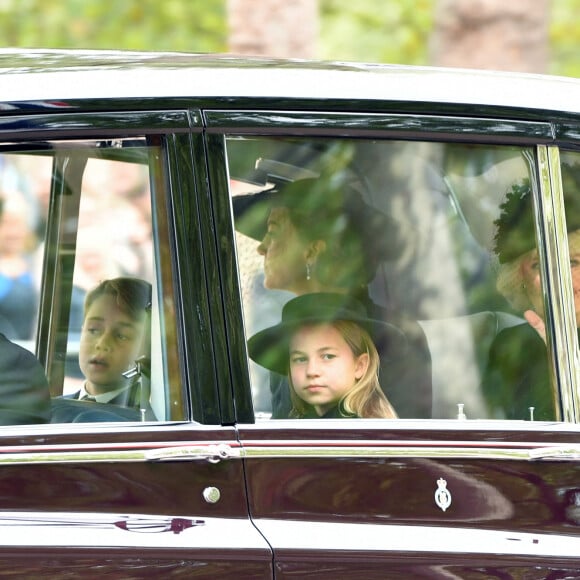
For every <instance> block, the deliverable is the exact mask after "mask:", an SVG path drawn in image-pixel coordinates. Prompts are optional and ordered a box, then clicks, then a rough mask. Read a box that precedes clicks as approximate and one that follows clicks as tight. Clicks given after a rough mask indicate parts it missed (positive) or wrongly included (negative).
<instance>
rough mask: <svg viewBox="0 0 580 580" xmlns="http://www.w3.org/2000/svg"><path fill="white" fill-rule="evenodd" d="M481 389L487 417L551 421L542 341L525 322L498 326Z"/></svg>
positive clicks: (551, 401) (552, 408)
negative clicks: (530, 410) (532, 418)
mask: <svg viewBox="0 0 580 580" xmlns="http://www.w3.org/2000/svg"><path fill="white" fill-rule="evenodd" d="M482 392H483V395H484V397H485V400H486V403H487V407H488V413H489V417H490V418H492V419H495V418H506V419H522V420H524V419H529V418H530V412H529V407H534V419H535V420H537V421H555V420H556V410H555V406H554V395H553V390H552V386H551V384H550V372H549V367H548V354H547V350H546V345H545V343H544V341H543V340H542V338H541V337H540V336H539V335H538V333H537V332H536V331H535V330H534V329H533V328H532V327H531V326H530V325H529V324H520V325H518V326H512V327H510V328H506V329H504V330H502V331H501V332H500V333H499V334H498V335H497V336H496V337H495V339H494V341H493V343H492V345H491V348H490V351H489V360H488V365H487V368H486V370H485V373H484V378H483V383H482Z"/></svg>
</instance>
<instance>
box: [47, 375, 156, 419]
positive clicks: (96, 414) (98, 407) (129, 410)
mask: <svg viewBox="0 0 580 580" xmlns="http://www.w3.org/2000/svg"><path fill="white" fill-rule="evenodd" d="M79 393H80V391H77V392H76V393H73V394H72V395H64V396H63V397H57V398H55V399H53V405H52V422H53V423H97V422H101V421H140V420H141V411H140V407H141V389H140V383H139V381H135V382H134V383H133V384H132V385H131V386H130V387H129V388H128V389H126V390H124V391H123V392H121V393H119V395H117V396H116V397H115V398H114V399H111V401H109V402H108V403H96V402H91V401H79V400H78V396H79ZM145 419H146V420H147V421H155V420H156V417H155V414H154V413H153V409H152V408H151V406H150V405H149V403H147V407H146V411H145Z"/></svg>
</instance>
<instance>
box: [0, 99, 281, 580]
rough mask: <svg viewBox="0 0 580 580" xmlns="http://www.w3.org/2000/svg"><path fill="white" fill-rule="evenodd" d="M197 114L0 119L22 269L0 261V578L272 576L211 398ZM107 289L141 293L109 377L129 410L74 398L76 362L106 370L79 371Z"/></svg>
mask: <svg viewBox="0 0 580 580" xmlns="http://www.w3.org/2000/svg"><path fill="white" fill-rule="evenodd" d="M88 108H89V110H90V107H88ZM113 109H115V107H114V105H111V110H113ZM63 110H66V107H64V104H63ZM198 118H199V115H197V114H196V112H195V111H191V112H187V111H183V110H165V111H159V112H154V113H151V112H147V111H144V112H139V111H135V112H131V111H129V110H128V107H127V104H126V103H125V104H124V106H123V108H122V110H121V111H120V112H118V113H115V112H110V113H106V114H102V113H95V112H92V113H91V112H85V113H82V112H76V113H74V114H70V113H68V114H66V113H62V114H58V113H57V114H51V115H43V114H36V115H30V116H28V115H25V114H24V113H21V112H18V110H17V108H16V107H13V108H11V110H10V115H4V116H3V117H2V118H1V120H0V160H1V167H2V174H1V177H2V181H1V184H2V194H3V201H4V203H3V215H2V224H1V225H0V228H1V229H2V232H3V242H2V243H3V244H4V248H5V249H8V248H9V247H10V248H15V249H14V251H13V254H14V255H15V256H16V257H17V258H18V263H20V264H26V266H27V268H28V269H27V270H26V273H25V274H26V275H23V276H21V279H20V280H19V282H18V284H20V286H17V284H16V282H11V280H9V279H8V278H10V276H9V274H7V273H6V272H7V270H4V269H3V287H4V288H7V287H8V286H9V284H11V283H13V285H14V286H13V291H12V293H11V294H10V297H11V300H12V302H11V306H10V305H9V304H8V303H7V302H5V303H2V305H1V306H0V308H1V309H2V313H3V314H2V320H1V323H2V325H3V326H2V329H1V331H2V332H3V334H4V335H5V337H6V341H5V343H2V349H3V350H2V353H3V354H2V357H3V360H2V364H3V365H4V368H3V371H2V374H3V378H2V379H1V381H2V383H3V389H4V393H5V396H3V402H2V403H0V407H1V413H0V416H1V417H2V425H3V426H0V498H1V499H0V503H1V506H2V507H1V509H0V571H1V572H0V573H1V574H3V575H7V574H8V575H10V576H11V577H22V578H31V577H40V576H43V577H44V576H47V577H51V578H64V577H66V578H81V577H82V578H86V577H94V576H103V577H111V578H142V577H163V578H177V577H193V576H195V577H196V578H216V577H225V576H230V575H232V576H234V575H235V576H236V577H237V578H271V577H272V564H271V554H270V549H269V547H268V545H267V544H266V542H265V541H264V539H263V538H262V536H261V535H260V533H259V532H258V531H257V530H256V529H255V527H254V526H253V524H252V523H251V521H250V519H249V514H248V506H247V499H246V493H245V482H244V474H243V467H242V460H241V453H240V446H239V443H238V440H237V435H236V431H235V428H234V427H233V426H231V414H232V412H233V411H232V408H231V405H229V404H228V401H227V400H225V401H221V403H220V400H219V397H220V394H219V392H220V388H218V385H219V384H220V381H221V380H222V377H220V376H219V372H218V371H217V370H216V368H217V367H216V355H215V350H216V349H215V345H214V341H215V340H216V337H217V340H219V337H220V336H223V331H222V330H221V326H220V323H219V321H212V320H210V309H209V296H210V292H213V293H215V292H218V291H219V288H215V287H212V284H214V286H215V283H214V282H210V281H211V280H212V277H213V278H215V275H214V274H212V269H213V266H212V259H211V256H212V253H213V250H212V248H213V247H214V241H213V237H208V236H212V233H211V228H210V226H209V223H207V222H206V221H204V220H203V219H202V218H201V217H200V216H203V214H204V213H207V212H208V209H207V205H204V204H207V200H206V201H203V200H204V199H205V198H206V196H205V193H204V190H203V184H204V182H205V173H204V172H205V169H204V167H205V160H204V152H203V147H202V144H201V140H200V128H199V123H197V122H196V119H198ZM190 119H191V120H192V121H191V122H190ZM196 124H197V127H196ZM200 188H201V189H200ZM208 256H209V257H208ZM111 279H115V280H118V279H123V280H127V279H129V280H130V282H131V283H132V281H134V280H135V279H140V280H142V281H145V283H146V284H148V285H149V287H150V288H151V294H150V302H149V304H147V305H146V313H147V317H146V318H145V320H146V321H147V322H146V324H148V325H149V326H147V327H146V331H144V332H143V337H144V338H143V344H142V345H141V347H143V348H145V346H146V347H147V348H146V350H147V354H146V355H145V354H144V355H143V356H142V357H139V359H134V360H130V361H129V362H130V364H129V366H128V367H123V368H122V369H121V370H123V371H124V375H123V376H124V377H125V378H126V381H127V384H128V383H130V384H131V385H132V387H131V388H133V386H134V387H135V388H136V389H138V392H139V393H140V400H137V401H136V403H135V405H134V406H131V405H129V404H127V405H121V404H113V403H111V402H106V401H100V402H99V399H98V398H97V402H88V403H87V402H85V401H81V400H77V399H78V394H79V393H81V394H82V392H83V390H84V389H87V388H88V386H87V381H89V380H91V381H93V379H90V376H92V375H88V374H87V366H91V365H92V366H98V367H101V370H103V368H104V367H108V366H112V365H113V363H112V362H111V360H110V359H107V358H106V356H108V355H99V356H100V358H99V357H97V355H91V357H92V358H90V360H89V362H88V363H87V362H86V360H85V361H84V362H83V348H85V347H84V346H83V344H84V342H83V341H85V340H86V336H87V333H96V332H97V330H98V327H97V326H95V327H94V328H93V327H92V326H91V325H88V324H87V321H86V315H87V308H88V307H87V301H88V300H89V299H90V296H92V295H93V294H92V292H93V291H94V288H95V287H98V286H100V285H101V284H102V282H103V280H111ZM25 283H29V285H28V286H26V287H25ZM5 294H6V295H8V293H7V292H4V290H3V296H2V297H0V302H1V299H2V298H3V297H4V295H5ZM87 296H89V298H87ZM119 300H121V298H119ZM119 304H120V302H119ZM19 312H25V313H27V314H30V316H29V317H28V318H27V319H26V324H24V323H22V322H23V316H22V315H20V314H18V313H19ZM91 320H92V319H91ZM99 324H100V323H99ZM115 332H116V333H117V334H115V340H119V341H126V340H127V336H125V334H124V333H122V332H121V331H120V330H119V331H116V330H115ZM111 340H112V339H111ZM103 348H104V347H103ZM107 348H108V349H109V350H112V348H110V347H109V346H107ZM139 352H140V351H139ZM144 352H145V351H144ZM5 353H12V354H14V357H17V356H18V357H20V358H18V359H17V360H18V361H20V362H19V363H18V365H16V364H11V365H9V364H8V363H9V362H10V361H14V360H16V359H14V358H12V359H10V361H9V360H8V359H7V355H6V354H5ZM12 354H11V356H12ZM39 365H41V366H39ZM29 369H32V371H33V372H34V373H36V375H35V376H36V377H37V379H38V380H36V379H35V381H32V380H31V381H29V380H28V379H29V377H30V376H31V375H30V373H29V372H28V370H29ZM38 369H40V377H42V376H43V375H46V379H47V380H46V381H44V380H43V379H42V378H38V377H39V375H38V372H37V371H38ZM32 371H31V372H32ZM27 373H28V374H27ZM9 381H12V382H11V383H10V389H12V391H10V393H11V395H10V397H11V398H8V391H7V389H8V386H7V385H8V382H9ZM33 383H34V384H33ZM49 391H50V392H49ZM229 400H230V401H231V395H230V396H229ZM51 410H52V420H51V419H50V413H51Z"/></svg>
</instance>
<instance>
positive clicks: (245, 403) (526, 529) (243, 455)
mask: <svg viewBox="0 0 580 580" xmlns="http://www.w3.org/2000/svg"><path fill="white" fill-rule="evenodd" d="M0 77H1V79H2V89H1V90H0V137H1V139H2V140H3V141H14V140H18V139H43V138H48V137H49V136H50V138H56V137H58V136H63V135H66V136H75V137H78V138H81V137H83V136H89V135H99V136H103V135H104V136H107V135H131V134H148V135H149V134H152V135H157V136H161V137H163V138H164V139H166V145H165V146H166V148H167V151H168V158H169V171H170V174H171V176H172V178H173V180H172V181H173V184H174V185H173V187H174V188H175V189H174V191H173V196H174V203H175V208H174V214H175V215H174V219H175V237H176V251H177V252H178V253H179V256H180V257H181V258H182V259H183V265H182V268H181V270H180V276H181V278H180V280H178V282H179V285H178V287H179V289H178V292H179V304H181V311H180V313H179V316H180V325H181V327H180V330H181V332H182V336H183V341H184V345H183V353H184V361H183V372H184V375H185V376H186V377H187V379H188V381H189V384H191V385H192V386H191V388H192V394H193V395H192V397H191V399H192V401H194V403H193V404H192V409H191V416H192V417H195V418H196V419H198V420H201V421H202V422H203V423H206V425H199V424H197V423H195V422H193V421H192V422H184V423H182V424H158V425H148V426H138V427H135V426H127V425H101V426H84V427H81V426H77V425H75V426H72V425H67V426H54V425H53V426H40V427H34V428H33V427H30V428H18V429H13V430H11V431H10V433H9V434H8V433H6V432H4V431H3V433H2V440H1V448H0V506H1V508H0V573H3V574H6V575H11V576H13V577H25V578H29V577H39V576H41V575H44V576H48V577H52V578H60V577H62V578H80V577H91V576H97V575H98V576H99V577H111V578H141V577H168V578H173V577H175V578H179V577H196V578H222V577H230V576H231V577H235V578H274V577H275V578H277V579H279V578H315V577H316V578H330V577H332V578H334V579H336V578H341V579H342V578H413V577H425V578H445V577H449V576H453V577H457V578H494V577H497V578H506V577H526V578H546V577H550V575H551V576H552V577H567V576H572V577H574V575H577V574H578V570H580V558H579V557H578V554H580V534H578V532H577V528H578V525H579V523H580V516H579V515H578V513H579V508H578V504H579V503H580V499H579V498H580V487H579V485H578V481H579V477H578V476H579V475H580V474H579V473H578V454H579V453H580V448H579V447H577V445H578V436H579V433H578V427H577V425H574V424H565V425H563V424H555V425H546V424H538V425H535V424H530V423H526V424H519V423H518V424H514V423H512V422H510V423H508V422H505V423H503V422H498V423H494V422H468V423H467V424H466V423H465V422H454V421H425V422H420V421H401V422H393V423H392V424H390V423H387V424H386V423H385V422H382V421H381V422H373V421H355V422H347V423H343V422H341V421H308V422H302V421H276V422H262V423H257V424H252V421H253V417H252V410H251V396H250V390H249V380H248V376H247V368H246V359H245V347H244V335H243V328H242V322H241V320H242V317H241V307H240V304H239V295H238V288H237V285H236V283H235V276H236V257H235V252H234V243H233V231H232V225H231V216H230V209H229V199H228V195H227V181H226V178H227V176H226V164H225V154H224V148H223V135H224V134H225V133H226V132H227V131H231V130H236V131H244V130H245V131H247V132H257V133H270V134H273V133H281V134H297V135H303V134H305V131H308V132H309V134H317V135H321V134H327V133H328V131H334V132H339V133H341V134H355V135H356V134H359V135H360V134H365V135H369V134H373V132H376V133H377V134H381V135H384V134H387V133H388V134H389V135H402V136H404V137H405V138H406V137H409V138H417V137H421V138H442V137H445V138H449V139H457V140H463V141H465V140H472V141H474V142H478V140H481V139H487V140H490V139H491V140H492V141H494V142H510V143H528V144H530V143H531V144H535V145H546V144H553V143H556V142H557V143H559V144H562V142H563V141H565V142H566V143H568V144H572V145H574V146H577V144H578V142H579V139H580V129H579V128H580V120H579V117H578V115H579V113H580V108H579V107H580V85H579V84H578V83H577V82H575V81H571V80H568V79H551V80H549V79H545V78H542V77H536V76H526V75H522V76H518V77H516V78H514V77H513V75H507V74H503V73H500V74H493V73H486V72H473V71H471V72H468V71H452V70H435V69H412V68H400V67H388V66H387V67H379V66H363V65H355V64H353V65H335V66H330V65H328V66H327V65H324V66H323V65H316V64H307V63H301V62H290V63H275V62H273V61H270V60H267V59H258V60H255V61H251V62H250V61H242V60H239V59H234V58H231V57H222V58H218V57H208V56H197V57H195V56H194V57H191V56H185V55H143V54H137V53H135V54H131V53H129V54H127V53H115V52H109V53H94V52H91V51H86V52H76V53H74V54H71V53H66V52H58V51H38V52H34V51H31V52H23V51H15V50H2V51H0ZM313 111H316V114H312V112H313ZM104 112H106V115H105V117H102V116H101V115H100V114H99V113H104ZM353 113H356V114H355V115H353ZM361 113H364V115H361ZM377 113H381V115H382V116H381V117H373V115H375V114H377ZM387 113H388V114H390V115H391V117H390V118H389V119H387V117H386V114H387ZM419 113H420V114H421V117H419V116H418V115H419ZM103 119H104V121H103ZM128 119H133V121H134V122H133V123H128V122H127V121H128ZM202 129H203V130H204V131H205V136H204V135H203V134H202ZM176 184H179V185H176ZM208 184H209V185H208ZM192 247H196V248H200V247H201V248H203V252H200V251H193V250H192ZM186 265H187V266H186ZM217 298H219V299H217ZM200 313H201V315H200ZM196 315H197V316H199V315H200V318H201V319H202V320H203V322H204V323H203V324H199V321H198V320H196ZM563 364H567V361H565V363H563ZM196 389H199V390H196ZM195 394H198V395H199V394H201V395H202V396H201V397H196V396H195ZM199 401H203V403H204V404H203V405H201V404H200V402H199ZM205 403H207V408H205V407H204V405H205ZM196 405H197V406H199V408H196ZM202 407H204V408H202ZM575 413H577V410H576V411H575ZM441 479H443V480H445V483H446V489H447V491H448V492H449V494H450V503H449V505H447V507H446V508H445V510H443V509H442V508H441V507H439V506H438V504H437V500H436V497H437V494H438V492H441V489H442V488H441V484H440V483H439V480H441ZM210 488H216V489H218V490H219V491H220V499H219V500H218V501H217V502H216V503H209V502H208V500H207V499H206V498H207V497H211V494H208V492H207V491H206V490H208V489H210ZM204 492H205V496H204ZM440 503H441V505H446V504H445V503H444V502H441V501H440Z"/></svg>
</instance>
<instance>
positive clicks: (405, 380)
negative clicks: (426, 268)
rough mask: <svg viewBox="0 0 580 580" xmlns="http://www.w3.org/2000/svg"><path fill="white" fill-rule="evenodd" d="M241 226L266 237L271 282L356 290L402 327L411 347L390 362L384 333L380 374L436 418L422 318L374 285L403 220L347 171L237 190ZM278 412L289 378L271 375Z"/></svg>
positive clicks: (413, 410)
mask: <svg viewBox="0 0 580 580" xmlns="http://www.w3.org/2000/svg"><path fill="white" fill-rule="evenodd" d="M233 205H234V213H235V216H236V220H235V227H236V229H237V230H238V231H239V232H241V233H243V234H245V235H247V236H249V237H251V238H253V239H255V240H258V241H260V245H259V246H258V252H259V253H260V254H261V255H262V256H263V257H264V286H265V287H266V288H268V289H277V290H287V291H290V292H292V293H293V294H295V295H297V296H302V295H305V294H309V293H316V292H325V293H337V294H344V295H347V296H350V297H352V298H355V299H357V300H358V301H359V302H361V303H362V304H363V305H364V307H365V308H366V310H367V312H368V314H369V315H370V316H371V317H373V318H376V319H379V320H385V321H386V320H388V321H389V322H393V323H394V324H396V325H397V326H399V327H401V328H402V329H403V331H404V332H405V334H406V335H407V350H406V352H405V353H401V354H400V356H399V357H398V358H397V360H390V361H389V362H388V363H387V362H386V361H385V357H383V349H382V345H381V343H380V340H379V341H377V339H376V338H375V337H373V339H375V343H376V346H377V349H378V352H379V355H380V360H381V365H380V378H381V383H382V384H383V386H384V385H390V384H393V385H395V386H396V390H394V391H391V394H390V397H391V399H392V401H393V404H394V405H395V407H396V408H397V409H398V411H399V414H400V415H401V416H402V417H416V418H430V417H431V405H432V395H431V357H430V354H429V348H428V345H427V340H426V337H425V334H424V332H423V331H422V329H421V327H420V326H419V324H418V323H417V322H416V321H409V320H405V319H403V318H402V317H401V316H399V315H395V314H394V313H390V312H387V311H386V310H385V309H384V308H382V307H380V306H379V305H377V304H376V303H374V302H373V301H372V300H371V299H370V298H369V294H368V284H369V283H370V281H371V280H373V278H374V277H375V275H376V272H377V268H378V267H379V265H380V264H381V263H382V262H384V261H385V260H389V259H393V258H396V257H397V256H399V254H400V252H401V247H400V242H399V234H398V228H397V224H396V223H395V222H394V220H392V219H391V218H390V217H389V216H387V215H385V214H384V213H382V212H380V211H378V210H377V209H376V208H373V207H371V206H370V205H368V204H367V203H366V202H364V200H363V199H362V196H361V194H360V193H359V191H357V190H356V189H355V188H354V187H352V186H351V185H350V184H349V183H348V182H346V181H345V180H344V179H343V178H342V176H341V175H339V174H334V175H330V176H329V175H322V176H320V177H319V178H316V179H302V180H299V181H296V182H293V183H291V184H289V185H286V186H285V187H283V188H281V189H280V190H279V191H278V190H269V191H263V192H259V193H258V194H251V195H243V196H234V197H233ZM270 389H271V393H272V411H273V412H272V417H273V418H284V417H288V413H289V411H290V399H289V397H288V388H287V381H286V379H285V378H284V377H280V376H279V375H278V376H276V375H271V377H270Z"/></svg>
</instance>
